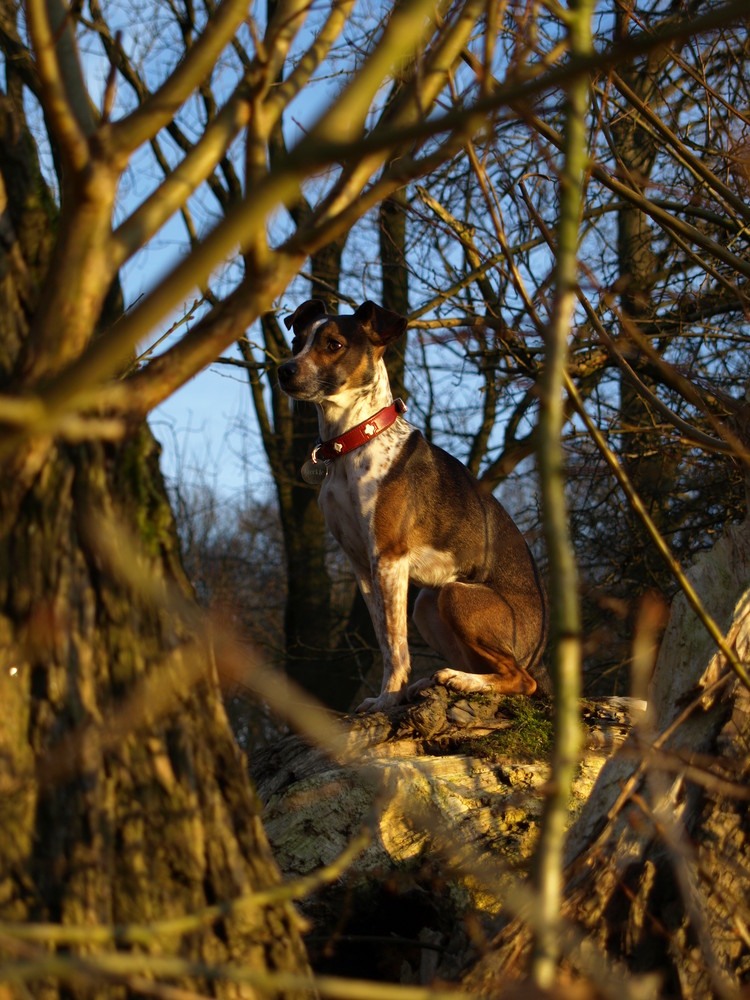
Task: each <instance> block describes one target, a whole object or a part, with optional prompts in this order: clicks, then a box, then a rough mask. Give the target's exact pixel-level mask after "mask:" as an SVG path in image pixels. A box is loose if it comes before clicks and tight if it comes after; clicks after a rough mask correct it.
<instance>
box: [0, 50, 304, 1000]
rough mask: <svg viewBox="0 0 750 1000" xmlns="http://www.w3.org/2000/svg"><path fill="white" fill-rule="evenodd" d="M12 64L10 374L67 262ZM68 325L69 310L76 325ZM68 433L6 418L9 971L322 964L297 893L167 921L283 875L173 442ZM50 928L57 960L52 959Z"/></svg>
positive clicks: (0, 531) (75, 979) (134, 431)
mask: <svg viewBox="0 0 750 1000" xmlns="http://www.w3.org/2000/svg"><path fill="white" fill-rule="evenodd" d="M6 70H7V73H8V87H7V91H6V94H5V95H0V103H1V104H2V108H1V110H2V113H1V114H0V218H1V221H0V228H1V229H2V233H1V237H2V238H0V382H2V383H5V384H7V382H8V380H11V381H13V380H14V379H16V378H17V370H18V366H19V364H20V363H21V361H20V358H21V356H22V353H23V350H24V348H26V347H27V345H28V340H27V335H28V330H29V328H30V326H31V324H32V322H33V317H34V314H35V311H36V310H37V308H38V305H39V301H40V298H41V295H42V292H43V291H44V293H45V294H46V293H47V292H48V291H49V288H50V283H52V282H54V280H55V274H54V273H49V268H50V259H51V251H52V248H53V245H54V235H55V231H56V221H57V209H56V206H55V204H54V201H53V199H52V198H51V197H50V194H49V192H48V190H47V188H46V186H45V184H44V182H43V180H42V177H41V173H40V170H39V166H38V161H37V157H36V151H35V147H34V144H33V141H32V140H31V137H30V135H29V133H28V130H27V129H26V125H25V118H24V112H23V103H22V97H23V95H22V91H21V88H20V86H17V85H16V83H17V81H15V80H14V76H13V67H12V61H8V65H7V66H6ZM104 293H106V289H105V290H103V297H102V301H109V302H110V303H111V302H112V296H111V295H110V296H109V297H107V296H106V294H104ZM65 337H66V328H65V326H64V324H63V323H62V322H61V324H60V332H59V341H60V343H61V344H63V343H64V341H65ZM32 360H35V359H32ZM42 364H43V361H42ZM61 430H62V429H61V428H57V427H55V428H51V429H50V428H47V429H46V431H47V433H46V434H45V433H43V432H40V431H37V433H36V435H35V436H34V435H33V433H31V432H30V433H29V435H28V436H24V435H23V434H21V433H14V432H13V431H12V430H10V429H9V428H7V427H0V461H2V463H3V476H2V478H1V479H0V815H1V816H2V822H0V921H2V922H6V921H7V922H9V923H10V922H12V923H14V924H21V925H22V927H21V928H20V930H17V932H14V931H13V929H12V928H11V927H10V926H9V924H5V923H4V927H3V932H2V935H1V936H0V954H1V955H2V960H3V979H4V981H5V982H6V983H7V984H8V985H5V986H4V987H3V988H2V990H1V991H0V992H2V994H3V998H5V997H8V998H10V997H14V998H15V997H19V1000H20V998H24V1000H27V998H28V997H29V996H34V997H37V998H40V1000H55V998H57V997H62V996H64V997H66V998H74V997H84V996H85V997H86V998H87V1000H92V998H99V997H101V998H105V997H106V998H107V1000H113V998H115V997H125V996H131V995H135V994H136V993H137V994H138V995H142V994H141V992H140V991H139V990H138V982H139V981H143V980H144V977H145V978H147V979H149V980H150V978H151V977H150V973H149V969H148V960H149V958H154V957H165V956H176V957H179V958H181V959H184V960H185V961H187V962H192V963H203V964H204V965H205V966H209V967H210V966H214V965H216V964H220V963H223V962H226V961H232V962H237V963H242V965H243V966H244V967H245V968H246V969H247V970H249V971H250V972H253V971H254V972H257V973H266V972H267V971H273V970H284V971H291V972H299V973H301V974H303V975H306V973H307V962H306V956H305V952H304V948H303V945H302V944H301V939H300V935H299V927H298V921H297V917H296V916H295V913H294V911H293V910H292V908H291V907H290V906H289V905H288V904H280V905H274V906H268V907H255V908H253V909H249V908H248V907H245V908H244V909H242V910H235V911H234V912H232V911H231V910H229V911H228V912H226V913H224V914H223V915H218V916H217V915H214V916H213V917H212V918H211V919H203V920H202V921H198V922H196V923H195V926H194V928H193V929H191V930H188V931H185V932H182V933H175V932H174V931H172V932H171V933H169V934H165V933H163V932H158V931H157V929H156V928H154V927H153V926H151V925H153V924H154V923H155V922H158V921H160V920H162V919H164V918H168V917H174V916H178V915H180V916H184V915H190V914H199V913H201V911H204V910H205V908H206V907H207V906H209V905H213V904H217V903H226V904H229V903H231V901H233V900H236V899H238V898H239V897H242V896H243V895H246V894H248V893H251V892H253V891H254V890H257V889H263V888H266V887H269V886H274V885H276V884H277V883H278V882H279V872H278V869H277V867H276V865H275V862H274V860H273V857H272V855H271V852H270V849H269V847H268V843H267V840H266V837H265V834H264V832H263V828H262V825H261V822H260V818H259V806H258V801H257V799H256V796H255V794H254V792H253V789H252V787H251V785H250V782H249V780H248V777H247V774H246V770H245V764H244V761H243V759H242V757H241V756H240V753H239V751H238V749H237V747H236V745H235V742H234V739H233V737H232V734H231V732H230V728H229V725H228V722H227V719H226V716H225V713H224V708H223V705H222V703H221V700H220V697H219V693H218V686H217V682H216V678H215V676H214V670H213V668H212V658H211V654H210V649H209V644H208V640H207V636H206V635H205V630H204V629H203V628H202V626H201V623H200V618H199V615H198V612H197V608H196V606H195V603H194V600H193V595H192V592H191V591H190V588H189V586H188V584H187V581H186V579H185V577H184V574H183V572H182V568H181V564H180V556H179V550H178V543H177V537H176V533H175V530H174V523H173V520H172V513H171V510H170V508H169V504H168V502H167V498H166V494H165V490H164V486H163V482H162V479H161V475H160V472H159V468H158V447H157V445H156V443H155V441H154V439H153V438H152V436H151V433H150V431H149V429H148V427H147V426H146V425H141V426H138V427H133V428H131V429H130V430H129V432H128V434H127V436H126V437H125V438H124V439H123V440H121V441H118V442H117V443H109V444H104V443H101V442H89V443H78V442H75V443H69V442H67V441H65V440H63V439H62V438H61V439H60V440H57V441H53V440H52V439H51V433H52V432H58V431H61ZM48 435H50V436H48ZM10 469H13V470H17V472H18V473H19V474H17V475H14V474H11V473H10V472H9V471H8V470H10ZM39 923H42V924H46V925H49V924H51V925H53V926H52V927H49V926H47V927H43V928H37V931H38V932H39V934H41V935H42V936H41V937H38V938H37V939H36V940H37V941H41V942H42V946H40V945H39V944H29V942H28V940H27V937H28V934H27V935H26V937H24V936H23V934H22V932H28V931H29V929H30V928H29V925H30V924H39ZM132 924H137V925H140V927H141V935H140V938H139V940H140V943H139V944H137V945H135V944H133V943H132V941H133V935H132V933H130V932H128V931H127V928H126V929H124V930H123V929H120V930H119V931H118V934H117V936H112V935H111V934H110V936H109V938H108V939H107V932H106V928H107V927H109V928H111V927H112V925H132ZM99 925H105V927H104V928H102V927H100V929H99V931H98V932H97V935H98V936H97V938H96V940H95V939H94V936H93V935H94V931H93V930H91V929H92V928H93V927H95V926H99ZM75 928H83V934H82V936H81V935H79V937H78V938H75V930H74V929H75ZM89 934H90V935H91V937H90V939H89ZM66 935H67V936H66ZM74 938H75V941H74V940H73V939H74ZM104 939H107V940H106V941H104ZM97 941H98V942H100V944H101V945H102V947H103V949H104V951H105V952H107V953H108V955H109V958H110V959H112V958H113V957H117V956H118V955H119V956H120V957H121V959H122V958H123V957H124V958H127V957H128V956H127V954H126V953H128V952H136V953H137V955H135V956H133V955H131V956H130V957H135V958H136V960H137V962H138V963H139V966H138V972H137V974H134V973H133V972H132V970H131V971H130V972H123V973H117V974H115V973H114V972H110V973H107V974H106V975H105V974H104V973H103V972H102V971H101V970H100V969H99V968H98V967H97V960H98V958H99V957H101V958H102V959H103V957H104V956H101V950H100V949H99V948H98V947H97V943H96V942H97ZM54 942H57V943H58V945H59V950H58V951H57V956H56V959H55V960H56V961H57V963H58V967H57V968H56V970H55V973H54V974H53V973H52V972H50V971H44V969H47V970H49V963H50V961H52V960H53V955H52V954H51V952H54V951H55V949H56V947H57V945H56V944H55V943H54ZM80 942H83V943H80ZM102 942H103V943H102ZM115 948H116V949H117V950H116V952H115ZM124 953H125V954H124ZM14 959H18V960H19V961H18V962H17V963H14V961H13V960H14ZM76 961H78V962H79V968H78V970H77V972H76V974H75V976H73V974H72V968H71V967H72V965H73V964H74V963H75V962H76ZM38 963H39V964H38ZM66 963H67V965H68V967H67V969H65V968H62V967H61V964H62V965H65V964H66ZM80 963H84V967H81V964H80ZM141 963H142V964H141ZM37 965H38V971H35V966H37ZM11 974H13V975H11ZM173 978H179V980H180V982H181V983H182V984H184V985H186V986H188V987H189V988H191V989H195V990H199V991H201V993H202V994H204V995H209V996H225V997H239V996H242V997H251V996H252V997H254V996H256V995H257V994H256V993H255V991H254V990H252V989H251V988H250V986H249V985H240V984H238V983H235V984H233V983H231V982H230V981H223V980H222V979H221V978H213V977H211V976H203V975H202V974H201V973H200V972H199V971H196V969H195V967H193V968H192V969H191V968H187V967H185V968H184V972H180V971H177V972H175V973H174V976H173ZM301 992H302V991H300V993H301ZM288 995H294V994H293V993H289V994H288ZM304 995H305V996H307V995H309V993H308V992H305V994H304Z"/></svg>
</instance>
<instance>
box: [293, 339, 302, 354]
mask: <svg viewBox="0 0 750 1000" xmlns="http://www.w3.org/2000/svg"><path fill="white" fill-rule="evenodd" d="M304 343H305V342H304V340H303V339H302V337H295V338H294V340H293V341H292V354H299V352H300V351H301V350H302V347H303V345H304Z"/></svg>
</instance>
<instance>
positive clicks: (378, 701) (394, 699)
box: [355, 691, 404, 712]
mask: <svg viewBox="0 0 750 1000" xmlns="http://www.w3.org/2000/svg"><path fill="white" fill-rule="evenodd" d="M403 700H404V698H403V695H402V693H401V692H400V691H387V692H385V693H384V694H379V695H378V696H377V698H365V700H364V701H363V702H362V704H361V705H357V707H356V709H355V711H356V712H386V711H387V710H388V709H389V708H393V706H394V705H400V704H401V702H402V701H403Z"/></svg>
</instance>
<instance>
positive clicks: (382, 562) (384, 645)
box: [357, 556, 410, 712]
mask: <svg viewBox="0 0 750 1000" xmlns="http://www.w3.org/2000/svg"><path fill="white" fill-rule="evenodd" d="M358 582H359V586H360V590H361V591H362V595H363V597H364V598H365V602H366V603H367V608H368V610H369V612H370V617H371V618H372V624H373V627H374V629H375V635H376V636H377V639H378V644H379V646H380V651H381V653H382V654H383V685H382V687H381V689H380V694H379V695H378V697H377V698H365V700H364V701H363V702H362V704H361V705H359V706H358V707H357V711H358V712H381V711H383V710H384V709H386V708H389V707H390V706H391V705H397V704H399V702H401V701H403V700H404V698H405V696H406V687H407V681H408V680H409V670H410V663H409V643H408V640H407V608H406V602H407V596H408V592H409V563H408V560H406V559H402V558H398V559H392V558H391V559H386V558H383V557H382V556H375V557H374V558H373V560H372V575H371V576H370V577H369V578H367V579H364V578H362V579H359V580H358Z"/></svg>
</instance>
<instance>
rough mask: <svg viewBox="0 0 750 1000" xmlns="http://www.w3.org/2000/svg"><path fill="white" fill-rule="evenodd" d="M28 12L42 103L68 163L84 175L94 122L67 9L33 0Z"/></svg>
mask: <svg viewBox="0 0 750 1000" xmlns="http://www.w3.org/2000/svg"><path fill="white" fill-rule="evenodd" d="M27 12H28V23H29V34H30V36H31V41H32V45H33V47H34V55H35V59H36V69H37V73H38V74H39V81H40V84H41V96H42V102H43V104H44V107H45V110H46V113H47V116H48V118H49V121H50V123H51V125H52V128H53V131H54V133H55V137H56V139H57V141H58V142H59V143H60V148H61V150H62V152H63V155H64V157H65V159H66V161H67V162H68V164H69V165H70V167H71V168H72V169H73V171H74V172H81V171H82V170H84V168H85V167H86V165H87V164H88V162H89V145H88V136H89V135H90V134H91V133H92V131H93V128H94V122H93V117H92V114H91V109H90V107H89V103H88V93H87V91H86V88H85V86H84V83H83V77H82V74H81V67H80V65H79V63H78V54H77V52H76V48H75V40H74V37H73V32H72V29H71V27H70V25H69V24H68V23H67V17H68V11H67V8H66V7H65V6H64V4H63V3H62V2H61V0H29V2H28V4H27Z"/></svg>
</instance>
